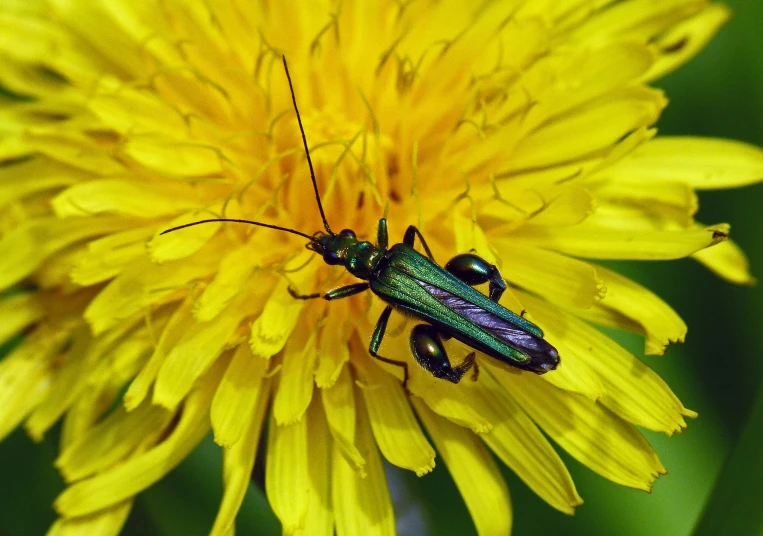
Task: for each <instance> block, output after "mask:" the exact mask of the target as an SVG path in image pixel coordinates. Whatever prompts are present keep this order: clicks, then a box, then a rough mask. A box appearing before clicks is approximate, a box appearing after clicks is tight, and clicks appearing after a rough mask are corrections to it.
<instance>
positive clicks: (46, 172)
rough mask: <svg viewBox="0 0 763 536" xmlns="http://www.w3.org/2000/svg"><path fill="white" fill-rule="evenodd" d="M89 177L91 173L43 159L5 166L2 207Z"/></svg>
mask: <svg viewBox="0 0 763 536" xmlns="http://www.w3.org/2000/svg"><path fill="white" fill-rule="evenodd" d="M88 177H90V174H89V173H84V172H82V171H80V170H78V169H74V168H72V167H69V166H66V165H63V164H59V163H57V162H52V161H50V160H48V159H47V158H43V157H36V158H30V159H28V160H23V161H21V162H19V163H17V164H13V165H5V166H3V173H2V177H1V178H0V207H5V206H7V205H9V204H10V203H12V202H13V201H16V200H17V199H23V198H24V197H26V196H29V195H33V194H35V193H38V192H44V191H46V190H53V189H56V188H60V187H62V186H70V185H72V184H76V183H78V182H80V181H82V180H84V179H86V178H88Z"/></svg>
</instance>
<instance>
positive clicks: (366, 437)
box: [331, 397, 396, 536]
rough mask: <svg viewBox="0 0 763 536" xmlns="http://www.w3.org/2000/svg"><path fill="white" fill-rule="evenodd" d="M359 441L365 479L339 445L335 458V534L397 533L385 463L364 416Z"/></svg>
mask: <svg viewBox="0 0 763 536" xmlns="http://www.w3.org/2000/svg"><path fill="white" fill-rule="evenodd" d="M356 398H357V397H356ZM356 442H357V445H358V449H359V450H360V451H361V452H363V453H364V454H365V457H366V461H367V462H368V468H367V473H368V474H367V476H366V477H365V478H363V477H361V475H360V474H358V472H357V471H355V469H354V468H353V467H352V466H350V464H349V463H347V461H346V460H345V459H344V457H343V456H342V454H341V452H340V451H339V449H338V448H337V447H335V448H334V453H333V457H332V464H331V467H332V475H331V476H332V478H331V503H332V505H333V507H334V516H335V518H336V534H337V536H356V535H358V534H364V535H366V536H395V533H396V532H395V516H394V512H393V511H392V500H391V498H390V496H389V486H388V485H387V479H386V478H385V476H384V466H383V465H382V461H381V457H380V456H379V451H378V450H377V448H376V444H375V443H374V438H373V436H372V435H371V428H370V426H369V424H368V421H367V420H366V419H364V418H361V419H358V431H357V437H356Z"/></svg>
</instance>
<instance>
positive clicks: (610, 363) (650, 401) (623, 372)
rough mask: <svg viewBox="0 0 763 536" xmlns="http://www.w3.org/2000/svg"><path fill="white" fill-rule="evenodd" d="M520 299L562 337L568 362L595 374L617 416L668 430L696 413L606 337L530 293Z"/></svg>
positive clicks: (606, 402) (681, 425) (676, 428)
mask: <svg viewBox="0 0 763 536" xmlns="http://www.w3.org/2000/svg"><path fill="white" fill-rule="evenodd" d="M522 299H523V301H525V302H526V303H527V306H528V308H530V310H532V311H533V314H534V315H535V317H536V318H537V319H538V322H539V324H540V325H541V326H543V329H544V330H547V331H548V332H549V333H551V334H553V335H554V336H555V337H556V338H558V339H559V340H564V341H565V345H566V347H567V352H568V354H567V356H566V357H567V361H572V360H581V361H584V362H585V363H586V365H588V367H589V368H590V369H591V370H592V371H594V372H595V373H596V374H597V375H598V376H599V381H600V382H601V384H602V385H603V387H604V392H605V393H606V394H605V395H604V396H603V397H602V398H601V399H600V400H601V403H602V404H604V405H605V406H607V407H608V408H609V409H611V410H612V411H614V412H615V413H616V414H617V415H619V416H620V417H622V418H623V419H625V420H627V421H629V422H632V423H633V424H636V425H639V426H643V427H644V428H648V429H649V430H655V431H660V432H665V433H667V434H672V433H673V432H678V431H681V430H682V429H683V428H686V422H685V421H684V416H687V417H694V416H696V414H695V413H694V412H692V411H690V410H687V409H686V408H684V407H683V404H681V401H680V400H678V398H677V397H676V395H674V394H673V392H672V391H671V390H670V387H668V385H667V384H666V383H665V382H664V381H663V380H662V378H660V377H659V376H658V375H657V374H656V373H655V372H654V371H652V369H650V368H649V367H647V366H646V365H644V364H643V363H642V362H641V361H639V360H638V359H636V357H635V356H634V355H632V354H631V353H629V352H628V351H627V350H625V349H624V348H623V347H621V346H620V345H618V344H616V343H615V342H614V341H612V340H611V339H610V338H609V337H607V336H606V335H604V334H603V333H601V332H600V331H598V330H597V329H595V328H593V327H591V326H590V325H589V324H587V323H585V322H583V321H582V320H579V319H577V318H575V317H574V316H573V315H570V314H567V313H564V312H562V311H560V310H559V309H556V308H555V307H553V306H551V305H549V304H548V303H546V302H544V301H542V300H539V299H536V298H533V297H531V296H529V295H524V296H523V298H522ZM562 366H564V365H562ZM560 368H561V367H560ZM633 378H638V381H634V380H633Z"/></svg>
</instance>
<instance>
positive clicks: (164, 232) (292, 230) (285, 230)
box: [159, 218, 317, 242]
mask: <svg viewBox="0 0 763 536" xmlns="http://www.w3.org/2000/svg"><path fill="white" fill-rule="evenodd" d="M216 221H229V222H233V223H248V224H249V225H258V226H259V227H267V228H268V229H275V230H276V231H284V232H287V233H291V234H295V235H298V236H302V237H305V238H307V239H308V240H310V242H317V240H316V239H315V237H314V236H310V235H308V234H305V233H301V232H299V231H297V230H295V229H289V228H288V227H280V226H278V225H271V224H269V223H261V222H258V221H252V220H235V219H231V218H214V219H210V220H199V221H195V222H193V223H186V224H185V225H178V226H177V227H173V228H171V229H167V230H165V231H162V232H161V233H159V234H160V235H163V234H167V233H171V232H173V231H179V230H180V229H185V228H186V227H193V226H194V225H201V224H202V223H212V222H216Z"/></svg>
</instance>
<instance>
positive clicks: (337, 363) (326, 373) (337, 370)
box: [315, 300, 355, 436]
mask: <svg viewBox="0 0 763 536" xmlns="http://www.w3.org/2000/svg"><path fill="white" fill-rule="evenodd" d="M350 307H351V303H350V300H340V301H336V302H333V303H331V305H330V307H329V309H328V311H329V313H328V314H329V321H328V323H327V324H325V325H324V326H323V328H322V329H321V333H320V338H319V339H318V367H317V369H316V370H315V384H316V385H317V386H318V387H320V388H321V389H324V388H330V387H331V386H333V385H334V383H335V382H336V381H337V378H338V377H339V375H340V374H341V373H342V370H343V369H345V368H346V367H345V366H344V365H345V364H346V363H347V362H348V361H349V360H350V348H349V345H348V343H347V341H348V340H349V339H350V335H349V331H350ZM324 402H325V400H324ZM354 435H355V434H354V432H353V434H352V436H354Z"/></svg>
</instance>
